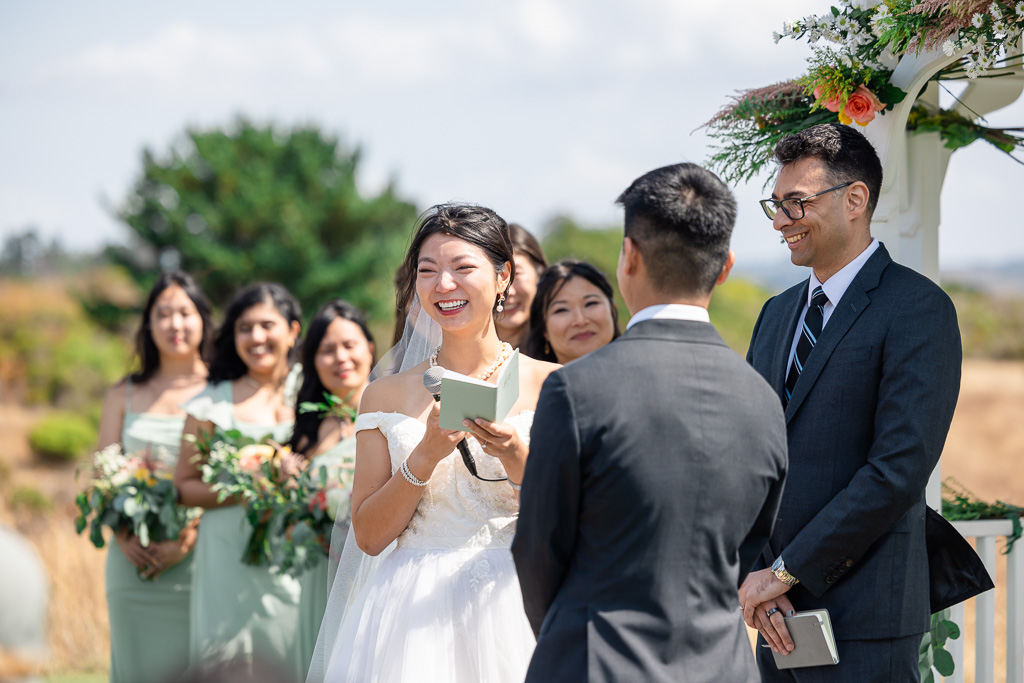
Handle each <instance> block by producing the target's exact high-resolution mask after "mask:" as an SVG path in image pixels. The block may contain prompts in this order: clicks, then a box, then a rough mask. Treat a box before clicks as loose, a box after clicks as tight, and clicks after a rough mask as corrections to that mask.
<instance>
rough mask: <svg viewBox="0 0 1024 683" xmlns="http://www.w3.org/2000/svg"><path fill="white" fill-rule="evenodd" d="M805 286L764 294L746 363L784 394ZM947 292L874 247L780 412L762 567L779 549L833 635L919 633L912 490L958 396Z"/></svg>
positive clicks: (921, 487)
mask: <svg viewBox="0 0 1024 683" xmlns="http://www.w3.org/2000/svg"><path fill="white" fill-rule="evenodd" d="M807 287H808V284H807V282H806V281H805V282H803V283H801V284H799V285H796V286H795V287H792V288H790V289H789V290H787V291H785V292H783V293H782V294H780V295H778V296H776V297H774V298H773V299H770V300H769V301H768V302H767V303H766V304H765V305H764V308H763V309H762V310H761V315H760V316H759V317H758V320H757V324H756V325H755V327H754V333H753V337H752V339H751V342H750V348H749V350H748V352H747V360H748V361H749V362H750V363H751V364H752V365H753V366H754V368H755V369H756V370H757V371H758V372H760V373H761V375H762V376H763V377H764V378H765V379H766V380H768V383H769V384H771V386H772V388H773V389H774V390H775V391H776V393H777V395H778V396H779V400H780V401H781V400H782V396H783V393H784V385H785V381H786V373H787V372H788V367H787V363H788V359H789V353H790V349H791V346H792V342H793V335H794V333H795V331H796V324H797V321H798V319H799V317H800V314H801V312H802V311H803V309H804V308H805V307H806V306H807ZM961 364H962V354H961V348H960V332H959V328H958V327H957V320H956V311H955V310H954V308H953V303H952V302H951V301H950V300H949V297H948V296H946V294H945V293H944V292H943V291H942V290H941V289H940V288H939V287H938V286H937V285H935V284H934V283H933V282H931V281H930V280H928V279H927V278H925V277H924V276H922V275H920V274H919V273H916V272H914V271H913V270H910V269H909V268H906V267H904V266H901V265H899V264H897V263H895V262H893V261H892V259H891V258H890V257H889V253H888V252H887V251H886V249H885V247H884V246H881V245H880V246H879V248H878V249H877V251H876V252H875V253H874V254H872V255H871V257H870V258H869V259H868V261H867V262H866V263H865V264H864V267H863V268H862V269H861V271H860V273H859V274H858V275H857V276H856V278H855V279H854V280H853V282H852V284H851V285H850V287H849V289H847V291H846V293H845V294H844V295H843V297H842V299H841V300H840V301H839V302H838V304H837V305H836V306H835V309H834V311H833V312H832V315H831V317H830V318H829V321H828V322H827V323H826V325H825V328H824V329H823V330H822V333H821V335H820V337H819V339H818V343H817V345H816V346H815V347H814V349H813V350H812V351H811V353H810V356H809V357H808V360H807V363H806V366H805V368H804V370H803V373H802V374H801V376H800V379H799V380H798V381H797V383H796V386H795V387H794V391H793V397H792V400H791V401H790V402H789V405H788V406H787V407H786V428H787V434H788V437H789V478H788V481H787V483H786V491H785V494H784V495H783V498H782V505H781V507H780V508H779V514H778V518H777V519H776V520H775V528H774V531H773V533H772V537H771V541H770V543H769V544H768V547H767V548H766V549H765V552H764V554H763V558H762V563H763V564H762V566H767V565H769V564H770V563H771V562H772V561H773V560H774V558H775V557H777V556H778V555H780V554H781V555H782V558H783V560H785V563H786V568H787V569H788V570H789V571H790V572H791V573H792V574H793V575H794V576H796V577H797V578H798V579H800V583H799V584H798V585H796V586H795V587H794V588H793V589H792V590H790V591H789V593H788V597H789V598H790V599H791V600H792V602H793V605H794V607H795V608H796V609H797V610H802V609H815V608H822V607H824V608H826V609H828V610H829V614H830V616H831V620H832V626H833V629H834V631H835V634H836V637H837V638H838V639H841V640H842V639H876V638H897V637H903V636H909V635H913V634H915V633H923V632H924V631H926V630H927V629H928V627H929V616H930V615H929V613H930V609H929V599H928V562H927V554H926V551H925V502H924V491H925V486H926V484H927V482H928V478H929V475H930V474H931V472H932V470H933V469H934V467H935V464H936V462H937V461H938V459H939V455H940V454H941V452H942V446H943V443H944V442H945V439H946V433H947V432H948V430H949V423H950V421H951V419H952V417H953V410H954V408H955V407H956V401H957V396H958V394H959V391H960V368H961Z"/></svg>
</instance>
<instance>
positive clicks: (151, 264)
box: [108, 119, 416, 321]
mask: <svg viewBox="0 0 1024 683" xmlns="http://www.w3.org/2000/svg"><path fill="white" fill-rule="evenodd" d="M359 160H360V152H359V150H358V149H349V148H347V147H345V146H344V145H343V144H342V143H340V142H339V141H338V140H337V139H335V138H333V137H331V136H329V135H327V134H326V133H324V132H322V131H320V130H319V129H317V128H316V127H314V126H301V127H296V128H293V129H291V130H284V129H281V128H279V127H275V126H273V125H267V126H258V125H255V124H253V123H250V122H249V121H247V120H245V119H239V120H238V121H236V122H235V124H234V125H232V126H230V127H229V128H227V129H212V130H198V129H188V130H186V132H185V135H184V137H183V138H182V140H181V142H180V143H179V144H176V145H174V146H173V147H172V149H171V150H170V152H169V153H168V154H167V155H166V156H165V157H164V158H158V157H157V156H156V155H155V154H154V153H153V152H152V151H150V150H149V149H146V150H144V151H143V156H142V175H141V177H140V178H139V179H138V180H137V181H136V182H135V186H134V188H133V191H132V192H131V193H130V194H129V196H128V198H127V199H126V201H125V203H124V205H123V207H122V208H121V210H120V212H119V214H120V217H121V219H122V220H124V221H125V223H127V224H128V227H129V228H130V229H131V230H132V232H133V233H134V241H135V242H136V244H132V245H129V246H123V247H113V248H111V249H110V250H109V251H108V255H109V256H110V257H111V258H112V259H113V260H114V261H116V262H118V263H121V264H123V265H125V266H126V267H127V268H128V269H129V272H130V273H131V274H132V276H133V277H134V278H135V279H136V281H138V282H139V284H140V285H141V286H142V287H143V288H148V286H149V285H150V283H151V282H152V281H153V280H154V279H155V278H156V275H157V272H158V270H159V268H158V267H157V266H159V267H160V268H164V269H170V268H175V267H180V268H182V269H184V270H186V271H189V272H190V273H192V274H193V275H194V276H195V277H196V278H197V280H198V281H199V282H200V284H201V285H202V286H203V288H204V290H205V291H206V293H207V295H208V296H209V297H210V298H211V300H212V301H213V302H214V304H215V305H224V304H225V303H226V301H227V300H228V298H230V296H231V295H232V294H233V292H234V291H235V290H237V289H238V288H240V287H242V286H244V285H247V284H249V283H251V282H254V281H257V280H272V281H277V282H280V283H282V284H284V285H285V286H286V287H288V289H289V290H291V291H292V292H293V293H294V294H295V296H296V297H298V298H299V300H300V301H301V302H302V306H303V310H304V312H305V313H306V315H307V316H308V315H310V314H312V312H313V310H314V309H315V308H317V307H318V306H320V305H321V304H322V303H324V302H326V301H327V300H328V299H331V298H333V297H344V298H345V299H348V300H349V301H350V302H352V303H353V304H355V305H356V306H359V307H360V308H362V309H364V310H365V311H367V313H368V314H369V315H370V316H371V318H374V319H376V320H378V321H379V320H383V319H390V316H391V314H392V313H393V308H394V303H393V301H394V297H393V294H392V286H391V281H392V278H393V276H394V273H395V269H396V268H397V267H398V264H399V262H400V261H401V257H402V253H403V250H404V247H405V245H406V243H407V242H408V238H409V234H410V231H411V228H412V225H413V222H414V221H415V218H416V208H415V207H414V206H413V204H412V203H410V202H408V201H405V200H402V199H400V198H398V197H397V196H396V192H395V189H394V187H393V185H390V184H389V185H388V186H387V187H385V188H384V189H383V190H381V191H380V193H379V194H377V195H375V196H364V195H363V194H361V193H360V192H359V190H358V188H357V187H356V171H357V167H358V165H359ZM140 247H142V249H140Z"/></svg>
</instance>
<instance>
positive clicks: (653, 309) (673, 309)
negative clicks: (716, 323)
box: [626, 304, 711, 330]
mask: <svg viewBox="0 0 1024 683" xmlns="http://www.w3.org/2000/svg"><path fill="white" fill-rule="evenodd" d="M645 320H693V321H695V322H702V323H710V322H711V317H710V316H709V315H708V309H706V308H701V307H700V306H691V305H689V304H656V305H654V306H648V307H647V308H645V309H643V310H642V311H639V312H638V313H637V314H636V315H634V316H633V317H632V318H630V319H629V322H628V323H627V324H626V329H627V330H628V329H629V328H631V327H633V325H636V324H637V323H642V322H643V321H645Z"/></svg>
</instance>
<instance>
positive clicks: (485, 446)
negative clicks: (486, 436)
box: [480, 441, 489, 448]
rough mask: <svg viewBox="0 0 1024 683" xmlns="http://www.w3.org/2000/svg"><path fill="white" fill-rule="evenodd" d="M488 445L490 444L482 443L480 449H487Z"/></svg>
mask: <svg viewBox="0 0 1024 683" xmlns="http://www.w3.org/2000/svg"><path fill="white" fill-rule="evenodd" d="M488 445H489V444H488V443H487V442H486V441H481V442H480V448H487V446H488Z"/></svg>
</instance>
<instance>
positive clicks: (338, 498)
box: [273, 465, 353, 576]
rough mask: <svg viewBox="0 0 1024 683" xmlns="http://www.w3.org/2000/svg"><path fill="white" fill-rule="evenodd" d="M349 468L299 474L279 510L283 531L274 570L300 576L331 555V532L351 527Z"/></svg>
mask: <svg viewBox="0 0 1024 683" xmlns="http://www.w3.org/2000/svg"><path fill="white" fill-rule="evenodd" d="M352 473H353V471H352V467H351V465H336V466H321V467H306V468H303V469H302V470H300V472H299V475H298V477H296V479H295V480H294V486H292V487H290V488H289V489H288V491H287V496H288V501H287V502H286V503H285V504H283V505H282V506H281V507H280V508H279V510H278V517H279V523H280V525H281V526H282V527H283V528H284V529H285V530H286V532H285V541H284V543H283V544H282V546H281V549H280V553H279V554H278V555H277V556H276V557H275V558H274V562H273V564H274V566H275V568H276V569H277V570H278V571H280V572H282V573H285V574H289V575H291V576H299V575H300V574H302V573H303V572H305V571H306V570H307V569H310V568H311V567H313V566H315V565H316V563H317V562H318V561H319V560H320V558H322V557H324V556H326V555H327V554H328V553H329V552H330V543H331V532H332V530H333V529H334V528H335V527H338V528H339V530H341V531H342V532H344V531H347V530H348V526H349V524H350V523H351V497H352Z"/></svg>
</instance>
